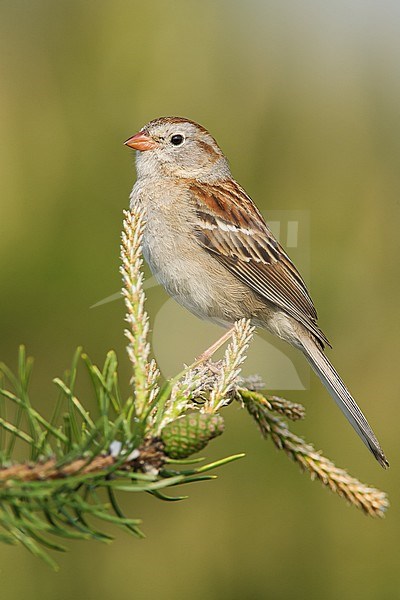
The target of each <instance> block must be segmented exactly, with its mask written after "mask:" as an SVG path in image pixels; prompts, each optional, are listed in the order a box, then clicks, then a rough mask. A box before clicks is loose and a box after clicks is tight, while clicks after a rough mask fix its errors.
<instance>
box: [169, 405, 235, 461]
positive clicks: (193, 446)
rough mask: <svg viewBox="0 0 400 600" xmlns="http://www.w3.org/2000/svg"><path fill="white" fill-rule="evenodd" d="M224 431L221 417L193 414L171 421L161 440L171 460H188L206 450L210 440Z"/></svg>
mask: <svg viewBox="0 0 400 600" xmlns="http://www.w3.org/2000/svg"><path fill="white" fill-rule="evenodd" d="M223 431H224V420H223V418H222V417H221V415H215V414H214V415H210V414H204V413H200V412H193V413H189V414H187V415H183V416H182V417H179V418H178V419H176V420H175V421H171V423H168V425H166V426H165V427H164V429H163V430H162V433H161V439H162V441H163V442H164V446H165V449H164V450H165V454H166V455H167V456H169V457H170V458H176V459H179V458H187V457H188V456H190V455H191V454H194V453H195V452H199V451H200V450H202V449H203V448H205V447H206V446H207V444H208V442H209V441H210V440H212V439H213V438H215V437H217V436H218V435H221V433H222V432H223Z"/></svg>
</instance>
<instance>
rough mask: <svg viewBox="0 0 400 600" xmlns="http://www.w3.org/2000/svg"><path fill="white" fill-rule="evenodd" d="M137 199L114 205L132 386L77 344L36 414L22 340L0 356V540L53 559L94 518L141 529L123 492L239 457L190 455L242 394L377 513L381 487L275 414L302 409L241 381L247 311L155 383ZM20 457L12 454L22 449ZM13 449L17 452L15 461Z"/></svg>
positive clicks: (323, 474) (309, 462)
mask: <svg viewBox="0 0 400 600" xmlns="http://www.w3.org/2000/svg"><path fill="white" fill-rule="evenodd" d="M143 227H144V218H143V214H142V212H141V210H140V207H136V208H135V211H134V212H132V213H130V212H124V224H123V233H122V242H121V262H122V266H121V274H122V280H123V290H122V293H123V296H124V300H125V306H126V317H125V320H126V323H127V328H126V330H125V335H126V337H127V340H128V344H127V353H128V358H129V361H130V363H131V367H132V377H131V382H130V383H131V386H132V392H131V395H130V396H129V397H128V398H123V396H122V394H121V391H120V389H119V383H118V381H119V377H118V360H117V357H116V354H115V352H114V351H110V352H108V354H107V356H106V358H105V361H104V365H103V367H102V368H99V367H98V366H96V365H94V364H93V363H92V362H91V360H90V358H89V357H88V356H87V355H86V354H82V350H81V348H78V349H77V351H76V353H75V355H74V357H73V360H72V364H71V367H70V369H69V371H68V372H66V374H65V376H64V377H63V378H60V377H57V378H55V379H54V384H55V387H56V389H57V392H58V398H57V400H56V402H55V405H54V411H53V415H52V416H51V418H50V419H47V418H45V417H44V416H43V415H42V414H41V413H40V412H39V411H38V410H37V409H36V408H34V406H33V405H32V403H31V399H30V395H29V380H30V376H31V372H32V365H33V361H32V359H30V358H27V357H26V354H25V349H24V347H23V346H21V348H20V350H19V355H18V365H17V371H16V373H14V372H13V371H12V370H11V369H9V368H8V367H7V366H6V365H4V364H0V528H1V533H0V541H2V542H4V543H8V544H11V543H19V544H22V545H23V546H25V547H26V548H27V549H28V550H29V551H30V552H32V553H33V554H35V555H36V556H39V557H41V558H42V559H44V560H46V561H47V562H48V563H49V564H51V565H52V566H53V567H56V564H55V562H54V560H53V559H52V557H51V556H50V555H49V553H48V552H46V550H45V549H49V550H58V551H63V550H65V548H64V547H63V546H62V545H60V544H59V543H58V542H56V541H55V539H57V538H60V537H63V538H66V539H68V538H77V539H90V538H91V539H96V540H99V541H109V540H110V539H111V538H110V536H109V535H106V534H104V533H103V532H101V531H99V530H98V528H97V526H96V525H95V523H96V520H97V521H104V522H108V523H113V524H114V525H116V526H118V527H120V528H123V529H124V530H126V531H128V532H129V533H131V534H133V535H136V536H138V537H141V536H142V535H143V534H142V533H141V530H140V529H139V524H140V521H139V520H138V519H135V518H130V517H126V516H125V515H124V514H123V512H122V510H121V508H120V505H119V497H120V495H121V494H123V493H129V492H148V493H150V494H152V495H154V496H156V497H157V498H159V499H161V500H166V501H176V500H180V499H183V498H184V497H185V496H177V495H172V496H170V495H167V494H166V492H165V491H166V490H167V488H171V487H176V486H178V485H182V484H185V483H192V482H196V481H203V480H208V479H212V478H213V477H214V476H213V475H210V474H208V472H209V471H210V470H212V469H215V468H217V467H220V466H223V465H225V464H227V463H229V462H231V461H233V460H236V459H238V458H241V457H242V456H243V454H237V455H233V456H229V457H227V458H224V459H222V460H220V461H216V462H213V463H210V464H206V465H202V466H198V465H197V464H196V463H197V462H198V459H195V460H194V459H191V458H190V457H191V456H192V455H193V454H194V453H196V452H199V451H200V450H202V449H203V448H205V447H206V445H207V444H208V443H209V442H210V441H211V440H212V439H213V438H215V437H217V436H218V435H221V434H222V433H223V430H224V421H223V418H222V416H221V414H220V412H221V410H222V409H224V408H225V407H226V406H227V405H228V404H230V403H231V402H232V401H233V400H234V399H235V398H236V399H240V400H241V402H242V403H243V404H244V405H245V406H246V408H247V410H248V411H249V413H250V414H251V415H252V416H253V417H254V419H255V420H256V422H257V424H258V426H259V428H260V429H261V431H262V433H263V435H264V436H265V437H268V436H269V437H271V438H272V440H273V442H274V443H275V445H276V446H277V447H278V448H280V449H283V450H284V451H285V453H286V454H287V455H288V456H290V457H291V458H292V459H293V460H294V461H295V462H297V463H298V464H299V465H300V466H301V467H302V468H303V469H307V470H308V471H309V472H310V474H311V477H312V478H318V479H319V480H320V481H322V483H324V485H326V486H327V487H329V488H330V489H332V490H333V491H334V492H336V493H337V494H339V495H340V496H343V497H345V498H346V499H347V500H349V501H350V502H351V503H352V504H353V505H355V506H357V507H359V508H361V509H362V510H363V511H364V512H366V513H367V514H370V515H378V516H382V515H383V513H384V510H385V509H386V507H387V506H388V502H387V498H386V496H385V494H383V493H382V492H379V491H378V490H375V489H374V488H369V487H368V486H364V485H363V484H361V483H360V482H358V481H357V480H356V479H354V478H352V477H351V476H350V475H348V474H347V473H346V472H345V471H343V470H342V469H338V468H337V467H335V465H334V464H333V463H332V462H331V461H329V460H328V459H326V458H325V457H323V456H322V455H321V454H320V453H318V452H316V451H315V450H314V448H313V447H312V446H311V445H310V444H306V443H305V442H304V440H302V439H301V438H299V437H297V436H295V435H294V434H292V433H291V432H290V431H289V429H288V427H287V425H286V423H285V422H284V421H282V420H281V419H280V418H278V417H277V416H275V415H274V414H273V412H274V411H275V412H278V413H279V414H281V415H284V416H286V417H287V418H289V419H291V420H297V419H301V418H303V417H304V409H303V407H302V406H301V405H299V404H294V403H291V402H288V401H287V400H284V399H282V398H278V397H276V396H263V395H262V394H261V393H260V391H259V390H260V389H262V387H263V385H262V383H261V382H260V380H259V378H257V377H252V378H248V379H247V380H243V379H241V378H240V371H241V368H242V365H243V362H244V360H245V357H246V353H247V349H248V346H249V344H250V341H251V337H252V334H253V327H251V325H250V323H249V322H248V321H246V320H244V319H243V320H241V321H239V322H237V323H236V325H235V331H234V334H233V336H232V339H231V342H230V343H229V345H228V346H227V348H226V351H225V354H224V357H223V359H222V360H221V361H219V362H211V361H208V362H201V361H199V360H197V361H195V362H194V363H193V365H191V366H189V367H186V368H185V369H184V370H183V371H182V373H179V374H178V375H177V376H176V377H174V378H173V379H171V380H169V381H166V382H164V384H163V385H162V386H160V373H159V370H158V367H157V364H156V362H155V360H154V359H151V358H150V352H151V348H150V344H149V342H148V332H149V318H148V315H147V312H146V310H145V306H144V305H145V295H144V291H143V273H142V255H141V242H142V236H143ZM82 368H84V369H86V371H87V372H88V373H89V376H90V381H91V384H92V394H93V397H94V400H95V402H94V409H92V411H91V412H90V413H89V412H88V410H87V408H86V406H88V405H89V398H87V397H85V399H84V401H81V400H80V399H79V392H78V379H79V377H78V375H79V372H80V370H81V369H82ZM21 455H24V456H25V460H23V461H21V460H20V456H21ZM17 457H18V458H17Z"/></svg>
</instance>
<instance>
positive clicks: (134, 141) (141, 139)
mask: <svg viewBox="0 0 400 600" xmlns="http://www.w3.org/2000/svg"><path fill="white" fill-rule="evenodd" d="M124 144H125V146H129V148H133V149H134V150H139V151H140V152H144V151H145V150H154V148H156V147H157V142H156V141H154V140H153V138H151V137H150V136H148V135H146V134H145V133H142V132H141V131H139V133H137V134H136V135H134V136H132V137H131V138H129V140H126V142H124Z"/></svg>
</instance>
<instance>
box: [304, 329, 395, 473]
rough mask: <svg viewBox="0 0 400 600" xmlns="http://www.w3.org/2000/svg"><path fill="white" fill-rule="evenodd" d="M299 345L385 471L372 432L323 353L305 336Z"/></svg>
mask: <svg viewBox="0 0 400 600" xmlns="http://www.w3.org/2000/svg"><path fill="white" fill-rule="evenodd" d="M301 343H302V349H303V352H304V354H305V356H306V358H307V360H308V362H309V363H310V365H311V367H312V368H313V370H314V371H315V373H316V374H317V375H318V377H319V378H320V379H321V381H322V383H323V384H324V386H325V387H326V389H327V390H328V392H329V393H330V395H331V396H332V398H333V399H334V400H335V402H336V404H337V405H338V407H339V408H340V410H341V411H342V412H343V414H344V415H345V417H346V418H347V420H348V421H349V423H350V424H351V425H352V427H353V428H354V429H355V431H356V432H357V433H358V435H359V436H360V438H361V439H362V441H363V442H364V444H365V445H366V446H367V448H369V450H370V451H371V452H372V454H373V455H374V456H375V458H376V460H377V461H378V462H379V464H380V465H382V467H383V468H384V469H386V468H387V467H388V466H389V463H388V461H387V458H386V456H385V454H384V452H383V450H382V448H381V447H380V444H379V442H378V440H377V439H376V437H375V434H374V432H373V431H372V429H371V427H370V425H369V423H368V421H367V419H366V418H365V416H364V415H363V413H362V412H361V410H360V408H359V407H358V405H357V403H356V402H355V400H354V398H353V397H352V395H351V394H350V392H349V390H348V389H347V388H346V386H345V384H344V383H343V381H342V380H341V379H340V377H339V375H338V373H337V371H336V370H335V368H334V367H333V366H332V364H331V363H330V362H329V360H328V358H327V357H326V356H325V354H324V352H323V351H322V350H321V349H320V348H319V347H318V346H317V345H316V343H315V342H314V340H312V339H311V338H310V337H307V338H306V339H305V336H302V340H301Z"/></svg>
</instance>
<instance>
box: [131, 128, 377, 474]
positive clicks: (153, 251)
mask: <svg viewBox="0 0 400 600" xmlns="http://www.w3.org/2000/svg"><path fill="white" fill-rule="evenodd" d="M125 144H126V145H127V146H129V147H130V148H133V149H135V150H137V153H136V169H137V181H136V183H135V185H134V187H133V190H132V194H131V207H134V206H136V205H138V204H139V205H141V206H142V207H143V209H144V213H145V219H146V225H145V229H144V236H143V254H144V257H145V259H146V261H147V262H148V264H149V266H150V268H151V270H152V272H153V274H154V275H155V277H156V278H157V280H158V281H159V282H160V283H161V284H162V285H163V286H164V287H165V289H166V290H167V292H168V293H169V294H170V295H171V296H173V297H174V298H175V299H176V300H177V301H178V302H179V303H180V304H182V305H183V306H184V307H186V308H187V309H188V310H190V311H191V312H192V313H194V314H195V315H197V316H198V317H200V318H202V319H207V320H209V321H212V322H214V323H217V324H219V325H222V326H223V327H225V328H227V327H232V324H233V323H234V322H235V321H236V320H238V319H241V318H243V317H245V318H247V319H251V322H252V323H253V324H254V325H255V326H257V327H262V328H264V329H267V330H269V331H270V332H271V333H273V334H275V335H277V336H278V337H280V338H281V339H283V340H285V341H286V342H289V344H291V345H292V346H295V347H296V348H298V349H299V350H301V351H302V352H303V354H304V355H305V357H306V358H307V360H308V362H309V363H310V365H311V367H312V368H313V369H314V371H315V372H316V374H317V375H318V377H319V378H320V379H321V381H322V383H323V384H324V385H325V386H326V388H327V390H328V391H329V393H330V394H331V396H332V397H333V399H334V400H335V402H336V403H337V404H338V406H339V408H340V409H341V410H342V412H343V413H344V415H345V416H346V417H347V419H348V420H349V422H350V423H351V425H352V426H353V427H354V429H355V431H356V432H357V433H358V435H359V436H360V437H361V439H362V440H363V442H364V443H365V444H366V446H367V447H368V448H369V449H370V451H371V452H372V454H373V455H374V456H375V458H376V459H377V460H378V462H379V463H380V464H381V465H382V466H383V467H387V466H388V461H387V459H386V457H385V455H384V453H383V451H382V448H381V447H380V445H379V442H378V440H377V439H376V437H375V435H374V433H373V431H372V429H371V427H370V425H369V423H368V421H367V420H366V418H365V417H364V415H363V413H362V412H361V410H360V408H359V407H358V406H357V404H356V402H355V401H354V399H353V397H352V396H351V394H350V392H349V391H348V389H347V388H346V386H345V384H344V383H343V381H342V380H341V379H340V377H339V375H338V373H337V372H336V370H335V369H334V367H333V366H332V365H331V363H330V362H329V360H328V358H327V357H326V355H325V354H324V346H325V345H326V344H328V345H330V344H329V342H328V340H327V338H326V337H325V335H324V333H323V332H322V331H321V329H320V328H319V327H318V324H317V313H316V310H315V308H314V304H313V302H312V300H311V298H310V295H309V293H308V291H307V288H306V285H305V283H304V281H303V279H302V278H301V276H300V274H299V272H298V271H297V269H296V267H295V266H294V265H293V263H292V262H291V260H290V258H289V257H288V255H287V254H286V252H285V251H284V250H283V248H282V247H281V246H280V244H279V243H278V242H277V240H276V239H275V238H274V236H273V235H272V233H271V231H270V229H269V228H268V225H267V224H266V223H265V221H264V219H263V217H262V215H261V213H260V212H259V210H258V209H257V207H256V206H255V204H254V203H253V201H252V200H251V198H250V197H249V196H248V194H247V193H246V192H245V190H244V189H243V188H242V187H241V186H240V185H239V184H238V183H237V182H236V181H235V179H234V178H233V177H232V174H231V171H230V168H229V165H228V161H227V159H226V158H225V156H224V154H223V152H222V150H221V149H220V147H219V146H218V144H217V142H216V141H215V139H214V138H213V137H212V136H211V135H210V134H209V133H208V131H207V130H206V129H205V128H204V127H202V126H201V125H198V124H197V123H194V122H193V121H190V120H189V119H184V118H180V117H161V118H159V119H155V120H153V121H151V122H150V123H148V124H147V125H145V126H144V127H143V128H142V129H141V130H140V131H139V133H137V134H136V135H134V136H133V137H131V138H129V139H128V140H127V141H126V142H125ZM229 335H230V332H228V333H227V334H225V335H224V336H223V337H222V338H221V340H225V339H227V338H228V336H229ZM217 344H218V343H217ZM215 347H217V346H216V345H214V349H215Z"/></svg>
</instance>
